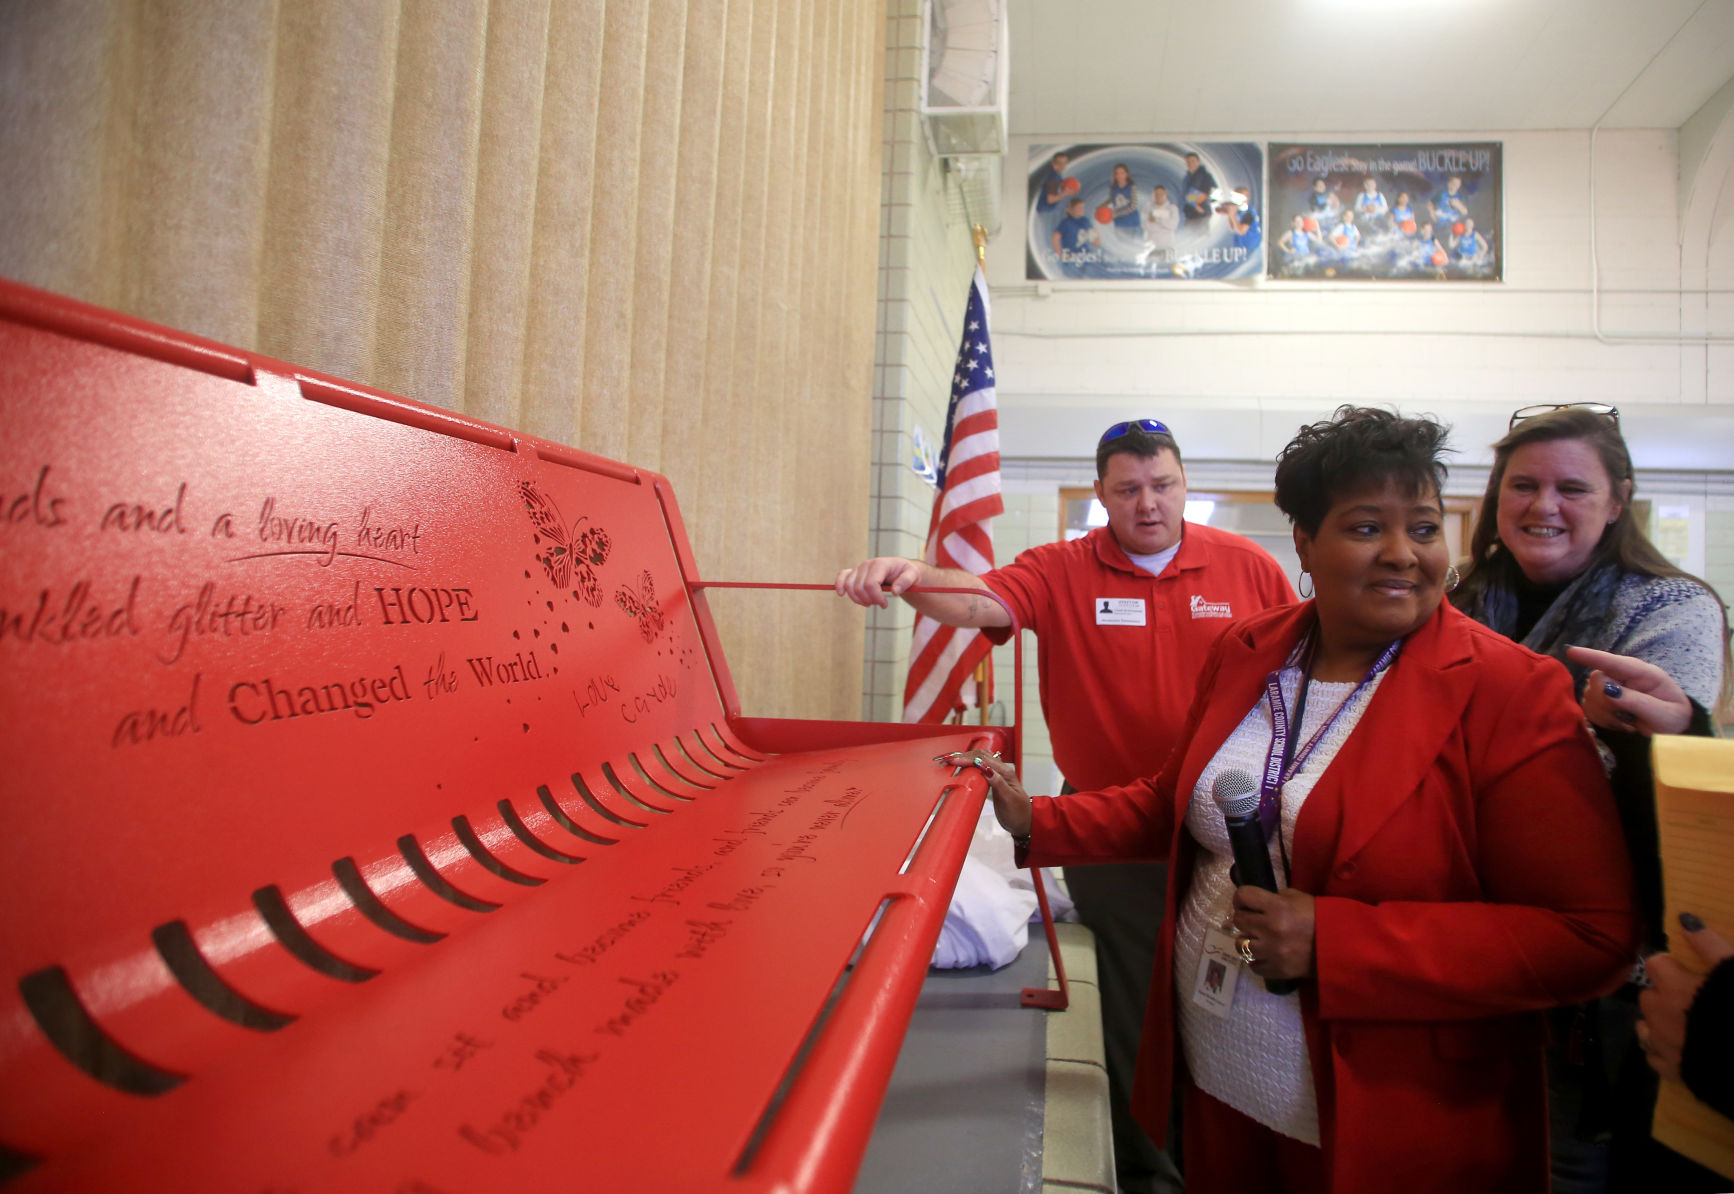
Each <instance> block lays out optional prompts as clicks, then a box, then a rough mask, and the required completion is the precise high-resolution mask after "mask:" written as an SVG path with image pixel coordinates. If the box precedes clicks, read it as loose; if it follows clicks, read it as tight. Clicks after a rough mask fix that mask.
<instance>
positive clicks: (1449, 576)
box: [1445, 564, 1463, 593]
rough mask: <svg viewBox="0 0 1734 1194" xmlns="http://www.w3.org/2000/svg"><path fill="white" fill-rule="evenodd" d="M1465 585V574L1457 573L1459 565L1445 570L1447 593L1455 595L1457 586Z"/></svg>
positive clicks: (1453, 565)
mask: <svg viewBox="0 0 1734 1194" xmlns="http://www.w3.org/2000/svg"><path fill="white" fill-rule="evenodd" d="M1462 583H1463V574H1462V573H1461V572H1458V571H1457V565H1455V564H1452V565H1451V566H1450V567H1448V568H1446V569H1445V591H1446V592H1447V593H1455V592H1456V591H1457V586H1458V585H1460V584H1462Z"/></svg>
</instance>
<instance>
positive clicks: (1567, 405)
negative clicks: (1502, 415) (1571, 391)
mask: <svg viewBox="0 0 1734 1194" xmlns="http://www.w3.org/2000/svg"><path fill="white" fill-rule="evenodd" d="M1557 410H1582V411H1588V412H1589V413H1590V414H1592V415H1601V416H1602V417H1603V418H1606V419H1612V420H1613V421H1614V423H1615V424H1616V425H1618V423H1619V421H1620V410H1619V407H1617V406H1609V405H1608V404H1607V403H1605V402H1544V403H1542V404H1540V405H1539V406H1526V407H1524V408H1523V409H1521V410H1517V411H1513V412H1512V415H1511V422H1509V423H1507V424H1506V425H1505V429H1506V430H1507V431H1510V430H1511V429H1512V428H1513V427H1515V426H1517V425H1518V424H1519V423H1521V422H1523V421H1524V420H1525V419H1534V418H1538V417H1539V416H1541V415H1551V414H1553V412H1554V411H1557Z"/></svg>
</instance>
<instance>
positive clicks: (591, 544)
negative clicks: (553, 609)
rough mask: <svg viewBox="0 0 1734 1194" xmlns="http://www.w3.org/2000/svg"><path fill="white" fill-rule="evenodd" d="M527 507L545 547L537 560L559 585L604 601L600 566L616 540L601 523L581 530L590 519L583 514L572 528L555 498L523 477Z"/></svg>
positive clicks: (590, 599) (593, 602)
mask: <svg viewBox="0 0 1734 1194" xmlns="http://www.w3.org/2000/svg"><path fill="white" fill-rule="evenodd" d="M518 492H519V493H520V494H521V495H523V498H524V509H525V511H527V512H528V513H529V515H530V525H531V526H532V527H534V528H535V535H534V538H535V540H536V543H537V544H538V545H539V546H540V547H541V548H542V550H541V551H539V552H537V553H536V561H537V563H539V564H541V565H542V571H544V572H546V573H547V574H548V579H549V580H550V581H552V582H553V583H554V587H555V588H557V589H571V590H572V595H573V596H574V597H582V598H583V599H584V600H585V601H587V602H589V603H590V604H591V605H601V604H602V582H601V581H600V580H598V579H597V577H596V569H598V568H600V567H601V566H602V565H603V564H604V563H606V562H607V560H608V553H609V552H610V551H612V550H613V548H614V543H613V541H612V540H611V539H610V538H609V537H608V532H607V531H605V530H603V529H602V528H601V527H590V528H589V529H588V530H585V531H584V532H582V533H580V532H579V530H578V527H579V524H580V523H583V522H585V521H586V520H587V519H588V517H589V516H588V515H582V516H580V517H579V519H578V521H577V522H575V523H573V524H572V525H571V527H570V528H568V527H567V525H566V519H565V517H564V516H563V515H562V514H561V513H560V507H558V506H556V505H555V504H554V499H553V498H551V497H549V496H548V495H547V494H545V493H543V492H542V491H541V490H540V489H538V488H536V484H535V482H533V481H519V482H518Z"/></svg>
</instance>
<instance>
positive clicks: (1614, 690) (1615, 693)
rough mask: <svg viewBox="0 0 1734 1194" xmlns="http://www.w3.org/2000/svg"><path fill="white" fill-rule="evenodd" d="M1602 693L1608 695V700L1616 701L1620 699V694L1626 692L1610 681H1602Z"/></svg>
mask: <svg viewBox="0 0 1734 1194" xmlns="http://www.w3.org/2000/svg"><path fill="white" fill-rule="evenodd" d="M1602 691H1603V692H1605V693H1607V694H1608V699H1609V700H1614V701H1617V700H1619V699H1620V695H1621V694H1622V693H1624V692H1625V691H1626V690H1625V689H1623V688H1621V687H1620V686H1619V685H1618V684H1616V683H1614V682H1613V681H1612V680H1603V681H1602Z"/></svg>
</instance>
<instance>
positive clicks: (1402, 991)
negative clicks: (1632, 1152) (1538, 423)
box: [982, 407, 1637, 1194]
mask: <svg viewBox="0 0 1734 1194" xmlns="http://www.w3.org/2000/svg"><path fill="white" fill-rule="evenodd" d="M1443 438H1444V431H1443V429H1442V428H1440V427H1439V426H1438V425H1437V424H1436V423H1433V422H1431V421H1428V420H1418V419H1402V418H1399V417H1398V416H1396V415H1393V414H1389V413H1387V412H1384V411H1376V410H1356V409H1352V408H1349V407H1344V408H1342V409H1341V410H1339V411H1338V412H1337V416H1336V418H1335V419H1333V420H1331V421H1329V422H1325V423H1319V424H1315V425H1313V426H1311V427H1307V428H1303V429H1302V431H1301V433H1300V435H1299V436H1298V437H1297V438H1296V439H1295V441H1294V442H1292V443H1291V444H1290V445H1289V446H1288V447H1287V448H1286V449H1284V451H1283V453H1282V455H1281V456H1280V457H1279V463H1278V467H1277V480H1276V500H1277V505H1278V506H1279V507H1281V508H1282V510H1283V511H1284V513H1286V514H1288V515H1289V517H1290V519H1291V520H1292V521H1293V522H1294V526H1295V530H1294V538H1295V547H1296V550H1297V552H1298V553H1299V555H1300V560H1301V563H1302V565H1303V567H1304V568H1305V569H1306V572H1307V573H1310V574H1311V577H1312V580H1313V583H1314V585H1315V588H1316V595H1315V597H1314V599H1313V600H1311V601H1308V602H1304V603H1303V604H1301V605H1298V606H1290V607H1285V608H1283V609H1277V610H1269V611H1266V612H1264V613H1261V614H1258V615H1255V616H1253V617H1251V618H1247V619H1245V620H1243V621H1240V622H1237V623H1235V624H1234V625H1233V626H1231V627H1230V628H1229V630H1228V631H1227V632H1226V633H1225V634H1224V635H1223V637H1222V638H1221V640H1219V642H1218V643H1217V645H1216V648H1215V649H1214V651H1213V652H1212V655H1211V657H1210V660H1209V662H1208V663H1207V664H1206V666H1205V669H1204V672H1203V674H1202V675H1201V676H1200V678H1199V682H1198V687H1197V692H1196V696H1195V698H1194V701H1193V705H1192V710H1191V713H1190V714H1189V718H1188V722H1187V726H1186V730H1185V732H1184V733H1183V734H1182V736H1181V739H1180V741H1181V742H1182V743H1183V745H1182V746H1180V747H1179V748H1177V749H1176V751H1175V753H1174V754H1173V755H1172V756H1171V757H1170V759H1169V761H1168V763H1167V765H1166V767H1165V768H1164V770H1163V772H1162V774H1161V775H1159V776H1156V777H1154V778H1152V779H1149V780H1144V781H1140V782H1139V783H1136V784H1132V785H1130V786H1127V787H1123V788H1115V789H1110V790H1107V791H1102V792H1079V793H1075V794H1073V795H1069V796H1065V797H1061V798H1048V797H1043V798H1040V799H1036V800H1033V801H1032V800H1031V799H1030V797H1029V796H1028V795H1026V794H1025V793H1024V791H1023V789H1022V788H1021V787H1019V786H1018V784H1017V780H1016V777H1015V775H1014V774H1013V773H1012V771H1011V769H1010V768H1009V767H1006V766H1004V765H1003V764H999V763H997V762H995V761H992V760H988V761H986V762H984V763H983V764H982V765H983V766H984V769H986V770H988V771H989V772H990V786H991V789H992V792H993V797H994V801H995V809H996V812H997V814H998V815H999V818H1000V821H1001V823H1002V824H1004V825H1005V826H1006V828H1007V829H1008V830H1010V831H1011V833H1012V834H1013V835H1014V836H1015V837H1017V838H1018V839H1019V844H1020V861H1023V862H1027V863H1028V864H1030V865H1065V866H1071V865H1076V864H1082V863H1091V862H1105V861H1110V860H1115V861H1117V860H1130V859H1151V860H1161V859H1170V860H1171V861H1172V863H1173V865H1172V866H1171V867H1170V870H1169V877H1168V884H1169V887H1168V908H1169V910H1170V913H1171V915H1169V916H1168V917H1167V918H1166V920H1165V922H1164V924H1163V937H1162V943H1161V946H1160V948H1159V949H1158V952H1157V959H1158V960H1157V965H1156V971H1155V976H1154V979H1153V981H1152V984H1151V995H1150V1004H1149V1009H1148V1012H1147V1015H1146V1019H1145V1025H1144V1038H1143V1044H1142V1048H1141V1053H1140V1057H1139V1068H1138V1082H1137V1088H1136V1090H1135V1092H1134V1097H1133V1105H1134V1110H1135V1111H1136V1112H1137V1113H1138V1115H1139V1118H1140V1121H1141V1122H1142V1123H1143V1124H1144V1125H1145V1127H1146V1128H1148V1129H1149V1130H1150V1132H1151V1134H1152V1135H1153V1136H1157V1137H1159V1136H1161V1135H1162V1132H1163V1127H1164V1125H1165V1124H1166V1123H1167V1103H1168V1099H1169V1095H1170V1091H1171V1090H1172V1089H1174V1088H1175V1086H1176V1083H1175V1081H1174V1079H1175V1077H1176V1076H1178V1077H1179V1078H1180V1079H1181V1081H1180V1082H1179V1083H1178V1086H1179V1088H1180V1089H1182V1090H1183V1091H1184V1092H1185V1100H1186V1104H1185V1113H1184V1116H1183V1119H1184V1122H1185V1124H1186V1130H1185V1135H1186V1140H1185V1149H1184V1156H1185V1161H1186V1184H1187V1189H1188V1191H1190V1192H1192V1194H1215V1192H1219V1191H1222V1192H1230V1191H1231V1192H1235V1194H1239V1192H1240V1191H1247V1192H1252V1191H1258V1192H1260V1194H1268V1192H1270V1191H1279V1190H1281V1191H1290V1192H1291V1194H1295V1192H1309V1194H1310V1192H1311V1191H1315V1190H1318V1191H1323V1190H1330V1191H1343V1192H1349V1191H1353V1192H1361V1191H1367V1192H1385V1191H1398V1192H1400V1194H1421V1192H1423V1191H1441V1192H1444V1191H1451V1192H1452V1194H1460V1192H1463V1191H1472V1192H1473V1194H1494V1192H1502V1191H1526V1192H1529V1194H1540V1192H1541V1191H1544V1190H1545V1189H1546V1188H1547V1114H1546V1099H1545V1093H1544V1071H1543V1062H1542V1044H1543V1039H1542V1034H1543V1022H1542V1018H1541V1015H1540V1013H1541V1012H1542V1011H1543V1009H1546V1008H1549V1007H1554V1006H1556V1005H1559V1004H1562V1003H1569V1002H1573V1001H1576V1000H1582V999H1585V998H1588V997H1591V996H1593V995H1596V994H1598V993H1600V992H1604V991H1607V990H1610V989H1611V988H1613V987H1615V986H1617V985H1618V984H1619V982H1620V981H1621V980H1622V979H1623V978H1624V977H1625V976H1626V975H1627V973H1628V972H1629V971H1630V969H1631V965H1632V962H1633V960H1634V959H1635V949H1636V940H1637V932H1636V922H1635V918H1634V914H1633V907H1632V892H1631V880H1630V876H1629V871H1628V863H1627V860H1626V853H1625V847H1624V842H1623V841H1622V839H1621V835H1620V828H1619V823H1618V820H1617V818H1616V816H1615V813H1614V809H1613V805H1612V802H1611V799H1610V797H1609V793H1608V788H1607V781H1606V780H1605V779H1604V777H1603V773H1602V768H1601V765H1600V763H1599V761H1598V759H1597V757H1596V753H1595V749H1594V747H1593V745H1592V744H1591V740H1590V738H1589V735H1588V732H1587V730H1586V728H1585V726H1584V723H1583V715H1582V713H1581V711H1580V710H1579V709H1578V707H1577V705H1576V703H1575V702H1574V700H1573V698H1572V690H1571V682H1570V679H1569V678H1568V676H1567V674H1566V672H1565V670H1564V668H1562V667H1561V666H1560V665H1559V664H1558V663H1557V662H1556V661H1554V660H1551V659H1545V658H1543V657H1541V656H1538V655H1535V654H1532V653H1531V652H1529V651H1527V650H1524V649H1522V648H1520V647H1518V646H1516V645H1515V644H1513V643H1512V642H1510V641H1509V640H1508V639H1505V638H1503V637H1502V636H1500V635H1497V634H1494V633H1492V632H1490V631H1488V630H1486V629H1484V628H1483V627H1481V626H1478V625H1477V624H1475V623H1474V622H1471V621H1470V620H1469V619H1468V618H1466V617H1464V616H1463V615H1462V614H1460V613H1458V612H1457V611H1456V610H1454V609H1453V608H1451V607H1450V606H1449V605H1448V604H1444V603H1442V601H1441V598H1442V597H1443V594H1444V591H1445V588H1446V587H1447V585H1448V583H1450V582H1451V577H1450V575H1449V574H1450V573H1451V571H1452V570H1451V569H1450V568H1449V566H1448V564H1449V560H1448V557H1447V554H1446V547H1445V539H1444V534H1443V531H1442V529H1441V522H1442V518H1443V512H1442V508H1441V502H1440V498H1439V492H1440V486H1441V484H1442V482H1443V478H1444V467H1443V466H1442V465H1441V464H1440V463H1439V462H1438V453H1439V450H1440V448H1441V447H1442V442H1443ZM1303 583H1304V582H1303ZM1273 687H1274V689H1275V692H1274V693H1273V691H1272V689H1273ZM1303 693H1304V697H1303V695H1302V694H1303ZM1289 723H1292V725H1291V724H1289ZM1284 727H1287V728H1286V729H1285V728H1284ZM1290 730H1292V731H1293V732H1289V731H1290ZM1230 769H1235V770H1243V771H1245V772H1247V773H1248V774H1247V775H1245V776H1244V777H1242V780H1243V782H1241V783H1239V784H1238V785H1236V784H1235V783H1234V782H1233V781H1232V779H1231V780H1225V781H1224V783H1225V784H1227V785H1228V786H1230V787H1236V786H1238V787H1240V788H1242V789H1245V788H1249V787H1251V788H1254V789H1256V791H1257V792H1258V795H1259V811H1260V818H1259V822H1258V823H1259V824H1260V826H1261V827H1262V828H1263V831H1264V833H1265V834H1266V842H1267V848H1268V852H1269V855H1270V858H1271V862H1272V867H1273V870H1274V872H1275V875H1276V879H1277V886H1278V887H1279V889H1280V890H1279V891H1278V892H1276V893H1271V892H1266V891H1264V890H1261V889H1260V888H1257V887H1246V886H1242V887H1236V886H1234V883H1233V882H1232V880H1231V879H1230V877H1229V864H1230V862H1231V860H1232V852H1231V850H1230V849H1229V844H1228V839H1227V834H1226V831H1225V830H1224V827H1223V815H1222V812H1221V811H1220V810H1219V809H1218V808H1217V807H1216V805H1215V803H1214V801H1213V800H1212V792H1213V789H1216V790H1218V791H1220V790H1221V788H1220V786H1219V785H1218V784H1217V781H1218V779H1219V778H1220V777H1222V776H1223V775H1224V773H1225V772H1226V771H1228V770H1230ZM1268 980H1289V984H1290V985H1292V986H1295V987H1296V988H1298V989H1296V990H1295V991H1294V992H1293V993H1290V994H1283V993H1279V992H1280V991H1281V990H1282V988H1283V986H1284V984H1283V983H1282V982H1276V983H1275V986H1276V987H1277V991H1273V990H1271V989H1270V988H1269V987H1267V986H1266V985H1265V982H1266V981H1268Z"/></svg>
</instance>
